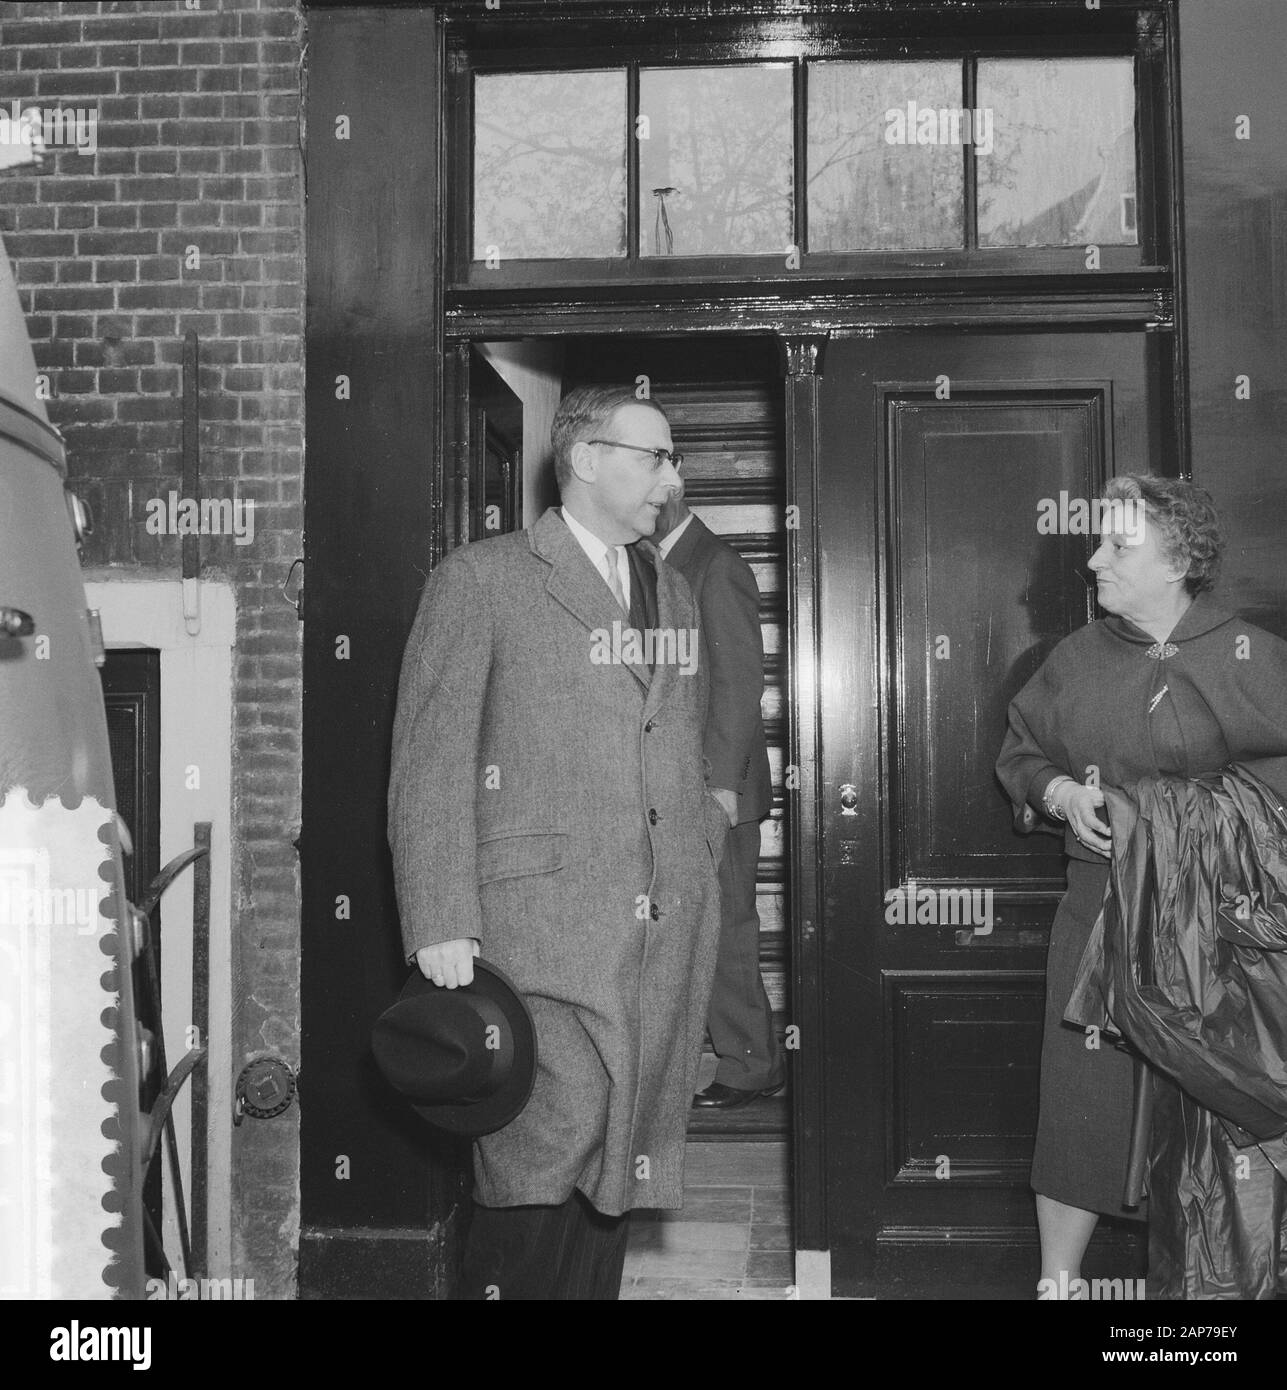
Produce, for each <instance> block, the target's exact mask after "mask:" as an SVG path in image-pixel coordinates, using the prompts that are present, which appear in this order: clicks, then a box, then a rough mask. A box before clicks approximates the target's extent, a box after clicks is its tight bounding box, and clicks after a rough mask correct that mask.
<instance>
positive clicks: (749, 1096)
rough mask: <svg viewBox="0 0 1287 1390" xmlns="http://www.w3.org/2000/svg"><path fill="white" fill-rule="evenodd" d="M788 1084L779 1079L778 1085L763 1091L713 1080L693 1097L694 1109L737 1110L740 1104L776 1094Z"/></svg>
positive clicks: (767, 1087)
mask: <svg viewBox="0 0 1287 1390" xmlns="http://www.w3.org/2000/svg"><path fill="white" fill-rule="evenodd" d="M785 1085H786V1082H785V1081H779V1082H778V1084H777V1085H776V1086H766V1087H765V1088H764V1090H762V1091H744V1090H742V1089H741V1088H740V1087H738V1086H725V1085H724V1083H723V1082H722V1081H712V1082H711V1084H710V1085H709V1086H707V1088H706V1089H705V1090H704V1091H698V1092H697V1094H696V1095H695V1096H694V1097H693V1109H694V1110H736V1109H737V1107H738V1106H739V1105H749V1104H750V1103H751V1101H753V1100H759V1098H760V1097H761V1096H775V1095H777V1093H778V1092H779V1091H780V1090H781V1089H782V1088H783V1086H785Z"/></svg>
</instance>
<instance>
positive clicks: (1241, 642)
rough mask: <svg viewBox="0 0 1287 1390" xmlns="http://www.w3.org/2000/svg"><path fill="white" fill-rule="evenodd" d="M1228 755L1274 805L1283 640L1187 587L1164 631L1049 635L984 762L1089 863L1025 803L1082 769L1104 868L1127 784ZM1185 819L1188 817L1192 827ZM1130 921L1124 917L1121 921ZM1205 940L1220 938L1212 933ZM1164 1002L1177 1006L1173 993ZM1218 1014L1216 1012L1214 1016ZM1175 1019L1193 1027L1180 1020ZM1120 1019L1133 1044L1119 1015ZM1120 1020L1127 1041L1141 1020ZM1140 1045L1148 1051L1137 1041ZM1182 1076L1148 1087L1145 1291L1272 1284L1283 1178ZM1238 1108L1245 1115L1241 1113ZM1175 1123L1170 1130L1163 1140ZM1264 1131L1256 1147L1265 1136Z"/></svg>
mask: <svg viewBox="0 0 1287 1390" xmlns="http://www.w3.org/2000/svg"><path fill="white" fill-rule="evenodd" d="M1235 762H1237V763H1240V764H1243V765H1244V766H1245V768H1246V769H1247V770H1248V771H1249V772H1250V773H1251V774H1252V775H1253V776H1254V777H1255V778H1257V779H1259V782H1260V783H1261V784H1263V786H1264V789H1265V795H1266V796H1267V797H1270V798H1275V799H1276V802H1277V804H1281V803H1282V800H1283V798H1284V797H1285V796H1287V643H1284V642H1283V641H1282V640H1281V639H1279V638H1278V637H1275V636H1274V635H1273V634H1271V633H1268V632H1265V631H1264V630H1263V629H1261V628H1258V627H1256V626H1255V625H1254V624H1251V623H1247V622H1244V621H1243V620H1242V619H1241V618H1238V617H1236V616H1235V615H1233V614H1231V613H1229V612H1228V611H1227V610H1225V609H1223V608H1221V607H1220V606H1219V605H1218V604H1216V603H1215V602H1214V601H1213V600H1211V599H1210V598H1209V597H1207V596H1205V595H1201V596H1199V597H1198V598H1197V599H1195V600H1194V602H1193V603H1192V604H1191V605H1190V607H1189V609H1188V610H1187V611H1186V613H1185V614H1184V616H1183V617H1182V618H1181V620H1180V622H1179V623H1178V624H1177V625H1176V628H1175V630H1174V631H1173V632H1172V633H1171V634H1170V637H1169V639H1168V641H1167V642H1166V643H1158V642H1155V641H1154V639H1153V638H1152V637H1151V636H1150V635H1148V634H1147V633H1145V632H1143V631H1141V630H1140V629H1139V628H1137V627H1136V626H1135V625H1134V624H1133V623H1131V622H1129V621H1128V620H1126V619H1123V618H1118V617H1109V618H1106V619H1103V620H1101V621H1098V622H1094V623H1091V624H1089V625H1088V626H1086V627H1084V628H1082V629H1080V630H1079V631H1077V632H1075V633H1073V634H1072V635H1071V636H1070V637H1068V638H1066V639H1065V640H1064V641H1062V642H1061V643H1060V644H1059V645H1058V646H1057V647H1056V648H1055V650H1054V651H1053V652H1052V653H1051V655H1050V657H1049V658H1048V659H1047V661H1046V662H1045V664H1044V665H1043V666H1042V667H1041V669H1040V670H1039V671H1038V672H1037V673H1036V674H1035V675H1034V676H1033V677H1032V679H1031V680H1030V681H1029V682H1028V683H1027V685H1025V686H1024V688H1023V690H1022V691H1020V693H1019V694H1018V695H1017V696H1016V697H1015V699H1014V701H1013V702H1012V703H1011V706H1010V715H1009V730H1008V732H1007V735H1006V740H1005V744H1004V746H1003V748H1002V752H1001V756H1000V758H999V759H998V763H997V775H998V777H999V779H1000V781H1001V783H1002V785H1003V786H1004V787H1005V789H1006V791H1007V792H1008V794H1009V796H1010V798H1011V801H1012V803H1013V805H1014V808H1015V812H1016V819H1017V820H1018V822H1019V824H1020V826H1021V828H1024V829H1042V830H1048V831H1051V832H1054V833H1063V834H1064V836H1065V839H1064V847H1065V850H1066V852H1067V853H1068V854H1069V855H1070V856H1071V857H1074V858H1078V859H1082V860H1085V861H1087V862H1090V863H1095V864H1101V865H1102V864H1103V863H1104V862H1105V861H1104V860H1103V858H1102V857H1101V856H1099V855H1096V854H1095V853H1094V852H1093V851H1092V850H1089V849H1086V848H1085V847H1084V846H1082V845H1080V844H1079V843H1078V842H1077V841H1076V839H1075V838H1074V836H1073V834H1072V832H1071V830H1070V829H1068V828H1066V827H1065V826H1063V825H1061V824H1058V823H1056V822H1052V821H1050V820H1049V819H1048V818H1046V816H1045V815H1044V813H1043V811H1042V807H1041V798H1042V795H1043V793H1044V792H1045V790H1046V787H1047V786H1048V785H1049V784H1050V782H1051V781H1052V780H1053V779H1054V778H1055V777H1056V776H1059V775H1060V774H1066V775H1068V776H1071V777H1074V778H1075V779H1076V780H1077V781H1079V782H1085V781H1086V780H1087V779H1088V777H1091V776H1093V777H1094V778H1095V779H1096V780H1097V781H1098V783H1099V784H1100V785H1101V786H1103V787H1104V788H1105V796H1106V799H1107V811H1108V814H1109V816H1110V817H1112V820H1111V824H1112V829H1113V841H1114V866H1113V872H1114V874H1119V872H1120V869H1121V866H1122V865H1124V864H1125V863H1126V856H1127V855H1128V845H1129V844H1130V843H1131V842H1132V840H1133V829H1132V828H1131V826H1130V825H1128V822H1127V819H1125V818H1124V816H1123V811H1122V807H1123V805H1124V804H1125V803H1126V801H1127V800H1129V799H1130V798H1132V797H1134V798H1138V795H1139V792H1140V788H1141V786H1148V785H1152V784H1154V783H1155V782H1156V779H1158V778H1163V779H1171V784H1172V785H1173V786H1174V785H1181V786H1187V787H1189V788H1190V791H1189V792H1186V794H1185V795H1186V798H1187V797H1190V796H1192V795H1194V792H1193V790H1192V789H1193V787H1194V784H1196V783H1198V782H1199V781H1201V780H1202V779H1214V780H1215V781H1218V780H1219V774H1220V773H1221V770H1222V769H1225V768H1227V767H1228V766H1229V765H1230V764H1231V763H1235ZM1198 824H1199V821H1198V820H1196V819H1195V820H1194V821H1193V825H1194V826H1195V827H1196V826H1197V825H1198ZM1207 828H1208V830H1210V829H1211V828H1212V827H1211V825H1210V824H1208V827H1207ZM1198 839H1199V842H1200V843H1202V845H1203V852H1204V853H1208V852H1211V851H1213V850H1214V849H1215V846H1214V845H1212V844H1211V842H1210V839H1209V837H1207V836H1202V835H1200V836H1199V837H1198ZM1194 848H1195V847H1194V846H1193V845H1190V846H1189V850H1190V851H1192V850H1193V849H1194ZM1181 859H1182V860H1183V867H1182V868H1181V867H1180V866H1179V861H1180V860H1181ZM1132 862H1135V863H1137V864H1138V862H1139V860H1138V858H1133V859H1132ZM1154 867H1157V868H1159V869H1161V870H1162V871H1163V872H1166V873H1168V874H1176V873H1179V874H1180V875H1181V878H1182V879H1190V880H1191V871H1192V869H1193V867H1194V866H1193V863H1192V854H1191V853H1189V854H1187V855H1186V856H1179V855H1176V856H1171V857H1169V858H1168V857H1167V856H1165V855H1164V856H1163V858H1162V861H1161V863H1160V864H1159V865H1157V866H1154V865H1153V864H1152V861H1151V860H1150V869H1149V872H1152V870H1153V868H1154ZM1118 886H1119V888H1121V887H1122V885H1121V883H1120V882H1119V885H1118ZM1190 887H1192V880H1191V881H1190ZM1166 891H1175V892H1178V893H1180V894H1181V895H1183V894H1184V893H1186V892H1187V891H1188V890H1187V889H1186V887H1185V886H1184V883H1183V882H1179V883H1175V884H1172V885H1171V886H1170V887H1169V888H1168V889H1166ZM1128 911H1129V908H1128ZM1186 912H1187V909H1186ZM1200 922H1201V914H1199V915H1198V917H1196V918H1193V917H1190V918H1189V920H1188V921H1186V922H1185V923H1179V922H1177V923H1175V924H1173V925H1174V926H1175V928H1176V931H1177V934H1178V935H1180V936H1182V937H1183V938H1184V941H1185V943H1186V944H1185V945H1183V946H1177V945H1175V944H1172V946H1171V947H1170V948H1169V949H1170V950H1171V951H1172V962H1171V963H1172V965H1173V966H1175V968H1176V970H1177V971H1178V972H1179V973H1180V974H1183V971H1184V965H1183V963H1182V957H1183V953H1184V952H1185V951H1186V950H1187V951H1191V952H1192V951H1196V952H1198V953H1199V954H1200V952H1201V949H1202V948H1201V947H1200V946H1199V945H1198V941H1199V939H1200V935H1201V930H1202V929H1201V926H1200ZM1139 925H1140V921H1139V919H1138V917H1137V918H1136V919H1135V920H1134V921H1133V923H1132V929H1135V928H1137V927H1138V926H1139ZM1093 944H1094V943H1093V942H1092V947H1093ZM1218 949H1220V950H1232V949H1235V948H1234V947H1233V946H1232V944H1231V943H1228V942H1226V943H1224V945H1223V946H1221V947H1219V948H1218ZM1176 952H1179V956H1178V957H1177V956H1176V955H1175V953H1176ZM1084 981H1085V977H1083V987H1082V989H1081V991H1080V994H1078V992H1077V991H1074V993H1075V995H1077V1002H1076V1003H1075V1004H1074V1005H1073V1013H1074V1014H1075V1015H1076V1017H1074V1018H1073V1020H1072V1021H1073V1022H1081V1023H1083V1024H1084V1023H1086V1022H1091V1023H1102V1022H1103V1021H1104V1013H1103V1010H1102V1009H1101V1010H1100V1011H1099V1012H1098V1013H1097V1014H1096V1013H1094V1012H1093V1011H1092V1012H1088V1011H1087V994H1088V992H1087V989H1086V987H1085V982H1084ZM1100 988H1101V989H1102V981H1101V982H1100ZM1101 1002H1102V1000H1101ZM1177 1007H1178V1008H1179V1009H1180V1011H1181V1013H1182V1011H1183V1006H1182V1005H1178V1006H1177ZM1244 1017H1245V1016H1244ZM1262 1021H1263V1022H1264V1023H1265V1024H1266V1026H1267V1027H1268V1028H1269V1029H1270V1031H1271V1032H1272V1031H1273V1030H1274V1029H1275V1028H1276V1029H1277V1030H1278V1032H1277V1037H1278V1038H1279V1040H1280V1041H1281V1040H1282V1037H1283V1034H1282V1031H1281V1029H1282V1018H1281V1015H1279V1017H1278V1022H1277V1024H1274V1023H1272V1022H1271V1021H1269V1018H1268V1016H1267V1015H1266V1016H1265V1017H1264V1019H1263V1020H1262ZM1219 1024H1220V1018H1219V1014H1218V1012H1217V1018H1216V1026H1217V1029H1218V1028H1219ZM1189 1025H1192V1026H1194V1027H1199V1028H1200V1025H1198V1024H1196V1023H1195V1022H1194V1020H1193V1019H1192V1018H1190V1019H1188V1020H1187V1021H1186V1026H1189ZM1251 1026H1252V1029H1253V1031H1254V1029H1255V1025H1254V1024H1253V1025H1251ZM1122 1027H1123V1030H1124V1031H1125V1033H1126V1036H1127V1037H1128V1038H1129V1039H1130V1040H1131V1042H1132V1043H1135V1042H1136V1039H1135V1037H1134V1036H1133V1034H1132V1030H1131V1027H1130V1026H1129V1024H1128V1023H1123V1024H1122ZM1136 1031H1138V1032H1140V1034H1141V1039H1142V1038H1143V1036H1144V1034H1145V1033H1146V1032H1147V1030H1146V1029H1143V1028H1139V1029H1137V1030H1136ZM1236 1046H1237V1047H1239V1048H1247V1049H1248V1051H1249V1053H1250V1054H1251V1055H1248V1056H1247V1057H1245V1059H1244V1066H1245V1067H1246V1068H1250V1069H1254V1068H1255V1067H1256V1066H1258V1065H1260V1064H1261V1063H1263V1062H1265V1061H1266V1060H1267V1059H1268V1058H1269V1052H1268V1051H1266V1050H1265V1049H1257V1048H1250V1047H1249V1046H1248V1044H1247V1042H1246V1039H1245V1038H1244V1039H1243V1040H1242V1041H1241V1042H1240V1043H1238V1044H1236ZM1140 1048H1141V1050H1142V1051H1144V1052H1145V1054H1146V1055H1151V1054H1149V1048H1148V1046H1147V1045H1146V1044H1145V1042H1144V1041H1141V1042H1140ZM1155 1051H1156V1049H1155ZM1158 1055H1159V1056H1160V1055H1161V1054H1160V1053H1158ZM1171 1060H1172V1063H1174V1053H1172V1056H1171ZM1191 1060H1192V1059H1191ZM1208 1060H1209V1059H1208ZM1196 1065H1197V1070H1194V1071H1192V1072H1191V1073H1190V1074H1191V1075H1192V1076H1193V1077H1194V1078H1195V1081H1196V1078H1197V1075H1198V1071H1200V1070H1201V1065H1200V1064H1196ZM1270 1065H1271V1067H1272V1066H1273V1065H1274V1064H1273V1063H1272V1062H1270ZM1278 1080H1281V1077H1279V1078H1278ZM1182 1084H1183V1078H1180V1081H1179V1084H1176V1083H1173V1082H1171V1081H1169V1080H1166V1079H1163V1078H1162V1076H1159V1081H1158V1086H1157V1098H1156V1102H1155V1107H1154V1123H1153V1134H1154V1141H1155V1142H1154V1147H1153V1149H1152V1152H1151V1162H1150V1181H1149V1192H1150V1197H1149V1201H1150V1208H1151V1210H1150V1222H1149V1224H1150V1274H1149V1294H1150V1297H1163V1298H1174V1297H1186V1296H1187V1297H1204V1296H1205V1297H1212V1296H1214V1297H1219V1296H1224V1297H1237V1296H1244V1297H1246V1296H1252V1297H1257V1296H1267V1295H1265V1294H1263V1293H1255V1292H1252V1293H1248V1292H1247V1290H1248V1289H1249V1288H1251V1287H1255V1288H1270V1289H1272V1288H1273V1287H1274V1286H1275V1284H1276V1282H1277V1281H1279V1280H1281V1279H1282V1278H1283V1277H1284V1272H1283V1271H1282V1269H1281V1268H1280V1267H1279V1263H1278V1262H1279V1252H1280V1251H1281V1250H1283V1249H1287V1200H1285V1194H1287V1184H1284V1183H1283V1181H1282V1179H1281V1178H1280V1177H1279V1176H1278V1173H1277V1170H1276V1168H1275V1165H1274V1162H1273V1160H1272V1158H1271V1156H1270V1153H1269V1152H1267V1151H1266V1150H1265V1149H1264V1147H1263V1146H1255V1145H1253V1146H1252V1147H1250V1148H1249V1149H1246V1150H1245V1151H1243V1152H1242V1153H1238V1152H1236V1151H1235V1148H1234V1145H1233V1142H1232V1140H1231V1139H1230V1138H1229V1135H1228V1134H1227V1133H1226V1131H1225V1128H1224V1126H1223V1125H1222V1123H1221V1122H1220V1121H1219V1120H1218V1119H1217V1118H1216V1115H1215V1112H1214V1111H1211V1110H1208V1109H1206V1108H1204V1107H1203V1106H1202V1105H1200V1104H1199V1103H1198V1102H1197V1101H1195V1100H1194V1099H1192V1098H1191V1097H1190V1096H1188V1095H1187V1094H1186V1093H1185V1092H1184V1091H1183V1090H1182V1089H1180V1086H1181V1085H1182ZM1270 1084H1271V1086H1272V1084H1274V1083H1273V1079H1272V1078H1271V1082H1270ZM1253 1089H1254V1088H1253ZM1205 1093H1206V1094H1207V1096H1208V1099H1210V1098H1211V1097H1210V1092H1209V1091H1208V1092H1205ZM1262 1098H1263V1097H1262ZM1248 1103H1250V1102H1248ZM1241 1113H1243V1116H1244V1118H1248V1117H1249V1115H1250V1114H1251V1113H1252V1112H1251V1111H1248V1110H1245V1109H1244V1110H1243V1111H1242V1112H1241ZM1260 1118H1261V1119H1264V1118H1265V1115H1264V1112H1263V1110H1262V1111H1261V1114H1260ZM1267 1127H1268V1128H1272V1121H1270V1122H1269V1123H1268V1125H1267ZM1262 1132H1264V1130H1263V1129H1262ZM1176 1135H1178V1136H1181V1139H1180V1141H1178V1142H1170V1143H1163V1140H1165V1139H1167V1138H1168V1137H1173V1136H1176ZM1266 1142H1267V1143H1268V1144H1269V1145H1270V1146H1271V1148H1272V1146H1274V1145H1280V1144H1281V1141H1277V1140H1270V1141H1266ZM1272 1152H1273V1153H1274V1154H1277V1152H1278V1150H1277V1148H1273V1149H1272ZM1240 1160H1241V1161H1240ZM1247 1165H1250V1168H1248V1167H1247ZM1248 1175H1249V1176H1250V1179H1251V1180H1252V1185H1253V1186H1254V1187H1255V1189H1256V1193H1257V1194H1258V1195H1257V1196H1256V1197H1255V1198H1254V1199H1251V1200H1250V1202H1249V1203H1247V1202H1244V1206H1243V1207H1242V1208H1241V1211H1242V1216H1243V1217H1249V1219H1250V1226H1249V1227H1248V1228H1247V1229H1254V1230H1256V1231H1259V1232H1261V1233H1265V1232H1267V1233H1268V1236H1267V1239H1266V1240H1265V1241H1262V1242H1261V1244H1260V1245H1259V1246H1258V1247H1257V1248H1258V1249H1260V1251H1261V1257H1259V1258H1256V1259H1251V1260H1248V1259H1247V1258H1246V1255H1247V1251H1248V1250H1249V1249H1250V1248H1251V1247H1250V1246H1248V1245H1246V1244H1245V1242H1244V1241H1243V1240H1242V1238H1241V1237H1240V1235H1239V1230H1240V1229H1242V1227H1240V1225H1239V1223H1240V1221H1242V1217H1238V1216H1237V1215H1236V1213H1237V1212H1238V1211H1239V1208H1238V1205H1237V1203H1238V1202H1239V1201H1242V1200H1243V1199H1244V1197H1246V1198H1250V1188H1243V1189H1241V1190H1238V1189H1237V1186H1236V1184H1238V1183H1242V1182H1245V1181H1246V1180H1247V1178H1248ZM1219 1193H1223V1197H1220V1196H1218V1195H1217V1194H1219ZM1257 1203H1259V1206H1257ZM1244 1224H1245V1223H1244ZM1244 1234H1245V1232H1244Z"/></svg>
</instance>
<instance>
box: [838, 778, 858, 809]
mask: <svg viewBox="0 0 1287 1390" xmlns="http://www.w3.org/2000/svg"><path fill="white" fill-rule="evenodd" d="M840 814H841V815H842V816H856V815H857V814H858V788H857V787H855V786H854V784H853V783H852V782H846V783H845V784H844V786H843V787H841V788H840Z"/></svg>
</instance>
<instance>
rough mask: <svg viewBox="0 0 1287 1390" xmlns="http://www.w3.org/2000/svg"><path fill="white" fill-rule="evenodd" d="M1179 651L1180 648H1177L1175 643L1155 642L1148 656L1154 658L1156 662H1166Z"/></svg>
mask: <svg viewBox="0 0 1287 1390" xmlns="http://www.w3.org/2000/svg"><path fill="white" fill-rule="evenodd" d="M1179 650H1180V649H1179V647H1177V646H1176V645H1175V643H1174V642H1154V643H1153V645H1152V646H1151V647H1150V648H1149V649H1148V652H1147V653H1146V655H1148V656H1150V657H1152V659H1153V660H1154V661H1166V660H1167V659H1168V658H1169V657H1172V656H1174V655H1175V654H1176V652H1178V651H1179Z"/></svg>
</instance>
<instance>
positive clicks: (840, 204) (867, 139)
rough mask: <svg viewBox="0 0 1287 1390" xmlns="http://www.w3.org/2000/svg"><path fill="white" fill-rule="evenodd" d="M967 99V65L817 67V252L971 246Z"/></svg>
mask: <svg viewBox="0 0 1287 1390" xmlns="http://www.w3.org/2000/svg"><path fill="white" fill-rule="evenodd" d="M961 92H962V87H961V65H960V63H954V62H932V63H931V62H926V63H811V64H810V65H809V113H808V119H809V130H808V158H809V175H808V177H809V250H810V251H877V250H882V251H884V250H927V249H930V248H934V247H959V246H963V245H964V244H965V232H964V226H965V215H964V207H965V174H964V170H963V164H964V159H963V157H962V153H961V147H962V144H963V143H968V140H969V137H970V134H971V131H972V126H967V123H966V122H965V121H964V120H963V118H962V113H961V110H960V107H961ZM909 118H910V119H909Z"/></svg>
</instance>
